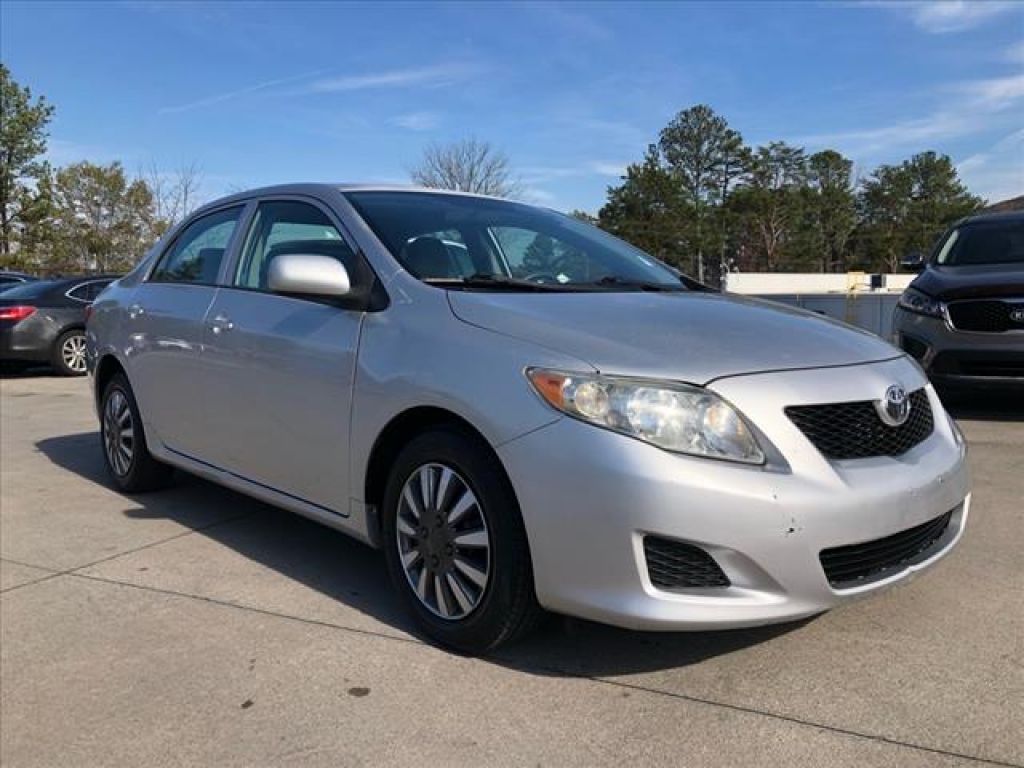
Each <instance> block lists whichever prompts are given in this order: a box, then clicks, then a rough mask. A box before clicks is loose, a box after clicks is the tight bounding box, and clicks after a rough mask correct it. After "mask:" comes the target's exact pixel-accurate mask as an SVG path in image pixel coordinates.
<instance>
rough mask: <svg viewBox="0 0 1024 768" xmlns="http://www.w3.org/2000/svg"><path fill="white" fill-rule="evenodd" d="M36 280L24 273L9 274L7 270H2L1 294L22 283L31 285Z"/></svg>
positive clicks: (0, 276)
mask: <svg viewBox="0 0 1024 768" xmlns="http://www.w3.org/2000/svg"><path fill="white" fill-rule="evenodd" d="M35 279H36V278H34V277H32V275H26V274H25V273H24V272H9V271H7V270H0V293H3V292H4V291H6V290H7V289H8V288H13V287H14V286H16V285H21V284H22V283H29V282H32V281H33V280H35Z"/></svg>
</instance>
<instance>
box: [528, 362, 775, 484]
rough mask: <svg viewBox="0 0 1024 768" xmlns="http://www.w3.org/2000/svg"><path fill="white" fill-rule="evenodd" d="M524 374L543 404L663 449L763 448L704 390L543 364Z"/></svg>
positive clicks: (754, 451)
mask: <svg viewBox="0 0 1024 768" xmlns="http://www.w3.org/2000/svg"><path fill="white" fill-rule="evenodd" d="M526 376H527V378H528V379H529V380H530V383H531V384H532V385H533V388H534V389H535V390H536V391H537V394H539V395H540V396H541V397H542V398H544V400H545V401H547V403H548V404H549V405H551V406H552V407H554V408H557V409H558V410H559V411H561V412H562V413H565V414H568V415H569V416H572V417H573V418H576V419H580V420H581V421H586V422H588V423H590V424H593V425H595V426H598V427H604V428H605V429H610V430H613V431H615V432H621V433H622V434H624V435H629V436H630V437H635V438H637V439H639V440H643V441H645V442H648V443H651V444H653V445H656V446H658V447H659V448H664V449H665V450H668V451H676V452H679V453H688V454H691V455H694V456H705V457H708V458H713V459H726V460H728V461H739V462H743V463H745V464H763V463H764V460H765V456H764V452H763V451H762V450H761V447H760V446H759V445H758V444H757V439H756V438H755V437H754V435H753V433H752V432H751V430H750V428H749V427H748V426H747V424H746V422H745V421H744V420H743V418H742V417H741V416H740V414H739V413H738V412H737V411H736V409H734V408H733V407H732V406H731V405H729V403H727V402H726V401H725V400H723V399H722V398H720V397H719V396H718V395H716V394H715V393H714V392H712V391H710V390H707V389H703V388H701V387H694V386H690V385H688V384H679V383H676V382H669V381H664V382H663V381H648V380H641V379H629V378H621V377H618V376H601V375H598V374H579V373H566V372H563V371H551V370H546V369H543V368H529V369H527V371H526Z"/></svg>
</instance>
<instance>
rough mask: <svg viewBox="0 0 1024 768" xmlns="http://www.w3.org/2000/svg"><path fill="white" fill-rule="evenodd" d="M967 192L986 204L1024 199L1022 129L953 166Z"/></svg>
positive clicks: (1023, 133) (1023, 144) (1023, 131)
mask: <svg viewBox="0 0 1024 768" xmlns="http://www.w3.org/2000/svg"><path fill="white" fill-rule="evenodd" d="M956 169H957V172H958V173H959V174H960V178H961V179H963V181H964V183H965V184H966V185H967V188H968V189H970V190H971V192H973V193H975V194H977V195H981V196H982V197H984V198H985V199H986V200H988V201H989V202H993V203H994V202H999V201H1000V200H1005V199H1007V198H1010V197H1017V196H1018V195H1024V128H1022V129H1019V130H1016V131H1014V132H1013V133H1011V134H1010V135H1008V136H1005V137H1004V138H1002V139H1000V140H999V141H998V142H996V143H995V144H993V145H992V146H991V147H989V148H988V149H987V150H985V151H984V152H979V153H977V154H974V155H971V156H970V157H968V158H966V159H964V160H962V161H961V162H960V163H958V164H957V167H956Z"/></svg>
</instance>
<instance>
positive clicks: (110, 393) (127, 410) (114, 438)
mask: <svg viewBox="0 0 1024 768" xmlns="http://www.w3.org/2000/svg"><path fill="white" fill-rule="evenodd" d="M100 439H101V441H102V443H103V458H104V459H105V460H106V465H107V471H108V472H109V473H110V476H111V478H112V479H113V480H114V483H115V485H117V487H118V489H120V490H122V491H124V492H126V493H142V492H145V491H152V490H156V489H158V488H162V487H164V486H165V485H167V484H168V482H170V479H171V474H172V473H173V469H172V468H171V467H169V466H167V465H166V464H163V463H161V462H159V461H157V460H156V459H154V458H153V456H152V455H151V454H150V453H149V449H148V448H147V447H146V434H145V432H144V431H143V427H142V417H141V416H140V415H139V406H138V404H137V403H136V402H135V395H134V394H132V388H131V386H130V385H129V384H128V379H127V378H126V377H125V376H124V375H123V374H120V373H119V374H116V375H115V376H114V377H113V378H111V380H110V383H108V384H107V386H106V389H104V391H103V400H102V405H101V409H100Z"/></svg>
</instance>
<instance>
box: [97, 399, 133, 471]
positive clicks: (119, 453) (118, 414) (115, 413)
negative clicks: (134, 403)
mask: <svg viewBox="0 0 1024 768" xmlns="http://www.w3.org/2000/svg"><path fill="white" fill-rule="evenodd" d="M134 426H135V425H134V423H133V420H132V409H131V407H130V406H129V405H128V398H127V397H125V394H124V392H122V391H121V390H120V389H115V390H113V391H112V392H111V393H110V396H109V397H108V398H107V404H106V406H105V407H104V409H103V446H104V448H105V449H106V452H107V461H108V462H109V463H110V467H111V469H113V470H114V473H115V474H117V475H118V476H120V477H124V476H125V475H127V474H128V472H129V471H130V470H131V468H132V459H133V458H134V456H135V429H134Z"/></svg>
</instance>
